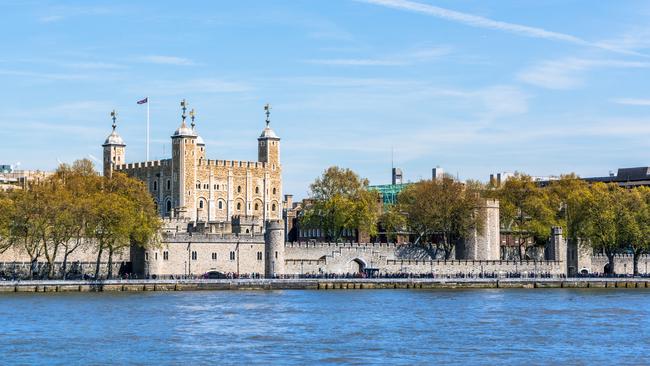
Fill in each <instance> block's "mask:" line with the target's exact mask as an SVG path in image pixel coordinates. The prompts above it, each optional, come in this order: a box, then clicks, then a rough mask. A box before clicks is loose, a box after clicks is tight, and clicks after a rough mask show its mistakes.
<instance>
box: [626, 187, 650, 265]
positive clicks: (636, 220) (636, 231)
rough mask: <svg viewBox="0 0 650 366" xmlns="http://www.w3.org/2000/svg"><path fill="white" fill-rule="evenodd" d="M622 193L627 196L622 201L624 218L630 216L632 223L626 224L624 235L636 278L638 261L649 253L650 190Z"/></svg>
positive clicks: (639, 189) (640, 188) (643, 189)
mask: <svg viewBox="0 0 650 366" xmlns="http://www.w3.org/2000/svg"><path fill="white" fill-rule="evenodd" d="M624 192H625V195H626V196H627V197H626V198H625V199H624V200H623V201H622V202H623V204H624V211H625V212H626V216H627V215H630V216H631V221H632V223H629V224H627V226H626V227H625V228H626V229H625V230H624V233H625V235H626V236H627V242H628V247H629V249H630V250H631V251H632V255H633V267H634V268H633V270H634V275H635V276H638V275H639V259H640V258H641V256H642V255H644V254H648V253H650V188H648V187H637V188H634V189H631V190H627V191H624ZM626 221H627V220H625V221H624V222H626Z"/></svg>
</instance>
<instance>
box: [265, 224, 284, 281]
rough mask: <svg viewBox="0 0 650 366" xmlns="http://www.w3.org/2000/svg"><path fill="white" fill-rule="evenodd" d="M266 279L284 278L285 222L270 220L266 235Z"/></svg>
mask: <svg viewBox="0 0 650 366" xmlns="http://www.w3.org/2000/svg"><path fill="white" fill-rule="evenodd" d="M264 244H265V247H266V278H273V277H282V276H283V275H284V274H285V271H284V222H283V221H282V220H269V221H267V222H266V233H265V234H264Z"/></svg>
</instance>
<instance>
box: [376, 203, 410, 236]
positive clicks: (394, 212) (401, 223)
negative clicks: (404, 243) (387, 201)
mask: <svg viewBox="0 0 650 366" xmlns="http://www.w3.org/2000/svg"><path fill="white" fill-rule="evenodd" d="M379 224H380V226H381V227H382V228H383V229H384V231H385V232H386V239H387V240H388V242H395V241H396V240H397V235H398V233H399V232H403V231H405V229H406V226H407V220H406V215H405V213H404V211H402V207H401V206H400V205H399V204H395V205H390V206H388V207H385V208H384V211H383V212H382V214H381V215H380V216H379Z"/></svg>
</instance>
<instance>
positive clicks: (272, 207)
mask: <svg viewBox="0 0 650 366" xmlns="http://www.w3.org/2000/svg"><path fill="white" fill-rule="evenodd" d="M271 211H275V203H274V204H272V205H271Z"/></svg>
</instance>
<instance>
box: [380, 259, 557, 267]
mask: <svg viewBox="0 0 650 366" xmlns="http://www.w3.org/2000/svg"><path fill="white" fill-rule="evenodd" d="M386 262H387V263H388V264H392V265H404V264H415V265H417V264H431V265H436V266H439V265H449V266H453V265H458V266H460V265H462V266H464V265H499V266H514V265H517V266H531V265H532V266H535V265H537V266H548V265H559V264H560V263H562V262H561V261H553V260H551V261H547V260H543V261H535V260H521V261H516V260H477V259H447V260H445V259H435V260H430V259H419V260H418V259H388V260H387V261H386Z"/></svg>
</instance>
